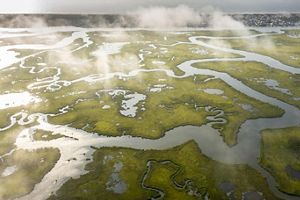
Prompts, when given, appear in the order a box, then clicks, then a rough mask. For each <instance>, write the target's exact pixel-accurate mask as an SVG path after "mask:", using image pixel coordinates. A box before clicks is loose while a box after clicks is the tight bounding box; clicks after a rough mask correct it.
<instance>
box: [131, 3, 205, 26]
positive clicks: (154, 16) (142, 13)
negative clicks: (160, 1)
mask: <svg viewBox="0 0 300 200" xmlns="http://www.w3.org/2000/svg"><path fill="white" fill-rule="evenodd" d="M129 15H130V16H132V17H133V18H134V19H135V20H136V22H137V26H138V27H143V28H173V27H187V26H195V25H197V24H200V23H201V22H202V17H201V16H200V14H199V13H198V12H197V11H196V10H195V9H193V8H190V7H188V6H186V5H179V6H177V7H173V8H167V7H149V8H140V9H138V10H137V11H134V12H131V13H129Z"/></svg>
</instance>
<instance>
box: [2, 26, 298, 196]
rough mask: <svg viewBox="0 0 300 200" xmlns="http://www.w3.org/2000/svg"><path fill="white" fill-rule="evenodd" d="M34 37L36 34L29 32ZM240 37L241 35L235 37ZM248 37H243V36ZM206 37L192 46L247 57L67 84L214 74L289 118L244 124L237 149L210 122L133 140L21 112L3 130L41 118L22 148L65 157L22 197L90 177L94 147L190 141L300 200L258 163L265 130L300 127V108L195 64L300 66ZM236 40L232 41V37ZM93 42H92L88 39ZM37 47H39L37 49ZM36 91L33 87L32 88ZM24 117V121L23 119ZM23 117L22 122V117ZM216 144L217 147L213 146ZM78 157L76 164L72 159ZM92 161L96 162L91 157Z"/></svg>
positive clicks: (20, 140) (25, 134)
mask: <svg viewBox="0 0 300 200" xmlns="http://www.w3.org/2000/svg"><path fill="white" fill-rule="evenodd" d="M86 32H87V31H85V32H82V30H80V31H78V32H75V33H73V34H72V36H71V37H69V38H65V39H64V40H63V41H61V42H59V43H57V44H55V45H50V46H48V45H38V46H36V45H27V46H26V45H21V46H20V45H18V46H14V47H13V48H24V46H26V49H28V48H29V49H39V50H43V51H44V50H49V49H53V48H60V47H63V46H66V45H69V44H71V43H72V42H73V41H74V40H76V39H78V38H86V37H87V36H86V34H85V33H86ZM28 34H34V33H28ZM261 35H263V34H258V35H256V36H251V37H259V36H261ZM235 38H239V37H235ZM240 38H243V37H240ZM201 39H207V37H205V36H194V37H190V38H189V40H190V44H195V45H200V46H203V47H207V48H211V49H215V50H219V51H223V52H228V53H234V54H237V55H240V56H242V58H216V59H200V60H190V61H186V62H184V63H181V64H179V65H178V66H177V67H178V68H179V69H180V70H182V71H183V72H184V75H182V76H176V75H175V74H174V72H173V71H171V70H162V69H152V70H147V69H138V70H133V71H131V72H130V73H128V74H124V73H120V72H118V73H111V74H107V75H106V76H105V77H99V76H97V75H91V76H88V77H83V78H80V79H77V80H73V81H65V82H64V83H65V85H66V86H68V85H70V84H72V83H75V82H79V81H87V82H93V81H101V80H103V79H110V78H113V77H115V76H118V77H128V76H136V75H137V74H138V73H140V72H149V73H150V72H153V71H164V72H166V74H167V75H168V76H170V77H173V78H184V77H189V76H194V75H196V74H197V75H198V74H199V75H209V76H213V77H215V78H218V79H221V80H222V81H224V82H225V83H227V84H228V85H230V86H231V87H232V88H234V89H235V90H237V91H239V92H241V93H243V94H245V95H247V96H249V97H251V98H254V99H257V100H259V101H261V102H265V103H269V104H271V105H274V106H277V107H279V108H281V109H283V110H284V111H285V113H284V115H283V116H281V117H278V118H259V119H251V120H247V121H246V122H244V123H243V124H242V126H241V127H240V129H239V132H238V142H237V144H236V145H235V146H233V147H229V146H227V145H226V144H225V143H224V141H223V139H222V137H220V134H219V132H218V130H216V129H213V128H212V127H211V125H212V124H206V125H203V126H200V127H196V126H182V127H178V128H174V129H173V130H170V131H168V132H166V133H165V135H164V136H163V137H162V138H159V139H145V138H140V137H132V136H119V137H107V136H99V135H97V134H91V133H87V132H85V131H83V130H79V129H75V128H71V127H69V126H61V125H53V124H50V123H48V121H47V117H48V116H50V115H49V114H42V113H36V114H31V115H28V114H26V113H24V112H21V113H18V114H16V115H14V116H12V117H11V124H10V125H9V126H7V127H4V128H2V129H0V131H3V130H7V129H9V128H10V127H12V126H13V125H14V124H15V123H18V124H20V125H24V124H30V123H32V122H33V121H35V120H37V122H38V123H39V124H38V125H35V126H32V127H30V128H25V129H24V130H23V131H22V132H21V133H20V134H19V135H18V137H17V139H16V143H15V144H16V146H17V149H40V148H48V147H49V148H58V149H59V150H60V153H61V157H60V159H59V160H58V162H57V163H56V165H55V166H54V168H53V169H52V170H51V171H50V172H49V173H47V174H46V175H45V176H44V178H43V179H42V181H41V182H40V183H38V184H37V185H36V186H35V187H34V190H33V191H32V192H31V193H29V194H28V195H26V196H23V197H21V198H18V199H24V200H26V199H33V200H35V199H36V200H40V199H47V198H48V197H49V195H51V193H53V192H56V191H57V190H58V189H59V188H60V187H61V186H62V185H63V184H64V183H65V182H66V181H67V180H69V179H70V178H71V177H72V178H78V177H79V176H80V175H82V174H85V173H88V172H87V171H85V169H84V168H85V166H86V164H88V163H89V162H92V155H93V153H94V152H95V150H94V148H91V146H94V147H97V148H101V147H129V148H132V149H143V150H150V149H155V150H165V149H170V148H172V147H175V146H178V145H181V144H183V143H185V142H187V141H189V140H194V141H195V142H196V143H197V144H198V146H199V148H200V149H201V151H202V153H203V154H204V155H206V156H208V157H209V158H211V159H213V160H216V161H219V162H222V163H229V164H236V163H239V164H248V165H250V166H252V167H253V168H255V169H256V170H257V171H259V172H261V173H262V175H263V176H264V177H266V179H267V181H268V184H269V186H270V189H271V191H272V192H273V193H274V194H275V195H276V196H278V197H280V198H283V199H292V200H296V199H300V197H295V196H290V195H288V194H285V193H282V192H280V191H279V190H278V189H277V187H276V186H277V183H276V181H275V179H274V178H273V177H272V176H271V175H270V174H269V173H268V172H267V171H265V170H264V169H263V168H261V167H260V165H259V164H258V158H259V155H260V143H261V134H260V132H261V130H264V129H267V128H284V127H290V126H299V125H300V111H299V109H298V108H296V107H295V106H292V105H289V104H287V103H285V102H282V101H280V100H278V99H275V98H273V97H269V96H267V95H265V94H262V93H260V92H257V91H255V90H254V89H252V88H250V87H248V86H247V85H245V84H243V83H242V82H241V81H239V80H237V79H235V78H233V77H231V76H230V75H229V74H227V73H224V72H217V71H214V70H209V69H199V68H195V67H193V65H194V64H199V63H204V62H222V61H233V62H234V61H256V62H260V63H263V64H266V65H267V66H269V67H272V68H276V69H280V70H283V71H287V72H289V73H293V74H300V69H299V68H294V67H291V66H288V65H285V64H282V63H281V62H279V61H277V60H276V59H273V58H270V57H268V56H264V55H260V54H256V53H252V52H246V51H240V50H235V49H228V48H224V47H217V46H214V45H211V44H207V43H205V42H204V41H202V40H201ZM210 39H224V37H222V38H212V37H210ZM227 39H230V38H227ZM86 41H88V40H86ZM32 46H34V48H32ZM11 48H12V47H6V48H3V47H2V48H0V54H1V53H2V55H4V54H6V53H7V51H9V49H11ZM24 59H26V58H21V59H20V58H19V60H14V55H13V54H12V53H11V54H9V60H8V61H3V60H1V62H0V69H1V68H5V67H8V66H9V65H10V64H12V63H16V62H20V61H22V60H24ZM56 80H58V79H55V80H54V79H53V80H51V81H49V80H47V81H45V82H44V83H43V84H44V85H43V84H41V83H38V86H41V85H42V87H43V86H44V87H46V86H49V84H53V82H55V81H56ZM32 87H33V86H32ZM64 112H67V111H64ZM20 115H21V116H22V117H21V119H19V118H18V117H19V116H20ZM17 118H18V119H17ZM35 129H42V130H46V131H51V132H53V133H54V134H61V135H64V136H66V137H63V138H59V139H55V140H51V141H34V140H33V139H32V138H33V136H32V135H33V133H34V130H35ZM212 144H213V145H212ZM72 158H76V160H72V161H71V162H70V161H68V160H70V159H72ZM87 158H90V160H89V159H87Z"/></svg>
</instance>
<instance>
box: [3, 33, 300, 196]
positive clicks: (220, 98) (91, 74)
mask: <svg viewBox="0 0 300 200" xmlns="http://www.w3.org/2000/svg"><path fill="white" fill-rule="evenodd" d="M70 29H71V30H65V29H61V31H59V29H58V30H57V31H56V32H55V31H54V32H53V30H52V32H49V34H46V33H45V32H43V33H42V34H41V33H39V32H38V31H37V32H36V34H38V35H39V34H41V35H40V36H38V37H37V38H39V39H40V41H36V40H34V38H36V37H31V36H28V37H21V38H20V39H19V40H13V39H9V38H6V39H5V38H4V39H1V41H2V42H1V43H0V53H1V54H0V56H1V58H0V96H1V97H2V99H3V100H2V99H1V101H2V102H0V103H1V104H0V127H1V128H0V200H2V199H3V200H4V199H14V198H17V197H20V199H24V200H26V199H38V200H40V199H51V200H54V199H62V200H66V199H89V200H90V199H99V198H101V199H251V198H254V199H262V198H264V199H280V198H286V199H289V198H297V197H299V195H300V184H299V183H300V182H299V180H300V178H299V173H300V171H299V170H300V168H299V166H300V163H299V152H300V149H299V144H300V142H299V141H300V139H299V127H296V126H297V125H298V126H299V120H298V117H300V114H299V112H300V111H299V108H300V89H299V87H298V85H299V83H300V75H299V74H300V73H298V71H297V70H299V69H298V68H299V67H300V65H299V60H300V57H299V51H300V49H299V45H298V44H299V43H300V40H299V38H298V35H299V30H285V31H284V30H283V31H284V32H276V33H274V32H269V33H266V34H263V33H261V32H259V30H253V31H242V32H239V31H212V30H210V31H208V30H207V31H206V30H189V31H149V30H148V31H146V30H145V31H144V30H128V31H123V30H122V31H120V30H119V31H112V30H109V31H104V30H101V29H100V30H95V29H91V30H90V29H75V30H72V28H70ZM45 31H46V30H45ZM11 34H13V32H12V33H11ZM25 34H30V33H25ZM262 34H263V35H262ZM197 36H201V37H202V38H201V37H200V38H195V37H197ZM48 37H49V38H48ZM205 37H206V38H205ZM193 38H194V39H195V40H193ZM43 39H45V40H43ZM197 40H198V41H199V42H197ZM201 42H202V43H201ZM203 43H204V44H203ZM261 43H264V44H268V45H265V47H264V48H260V47H261V45H259V44H261ZM201 44H202V45H201ZM218 47H220V48H218ZM222 47H226V48H228V49H239V50H243V51H247V52H248V51H249V52H256V53H257V55H258V56H259V55H265V56H270V57H272V58H274V59H276V60H278V61H280V62H281V63H283V64H286V65H288V66H283V67H282V68H281V69H280V68H278V67H277V66H273V65H267V64H266V63H265V62H258V60H259V59H255V56H254V58H253V59H251V57H250V58H247V59H248V60H243V59H244V57H243V55H242V54H239V53H238V52H236V51H234V52H232V51H226V50H224V48H223V49H222ZM5 58H6V59H7V60H8V61H7V62H4V61H5V60H4V59H5ZM267 58H269V57H267ZM1 59H2V60H1ZM276 67H277V68H276ZM288 67H290V68H289V69H288V70H287V68H288ZM290 70H294V73H291V72H290ZM24 92H28V93H29V100H28V102H25V101H23V102H21V103H19V104H17V103H12V102H11V99H12V98H13V97H14V96H13V94H19V95H21V96H22V95H24V94H25V93H24ZM5 95H6V96H5ZM7 95H8V96H7ZM9 95H11V96H9ZM27 95H28V94H27ZM23 99H24V98H23ZM2 104H3V105H2ZM1 106H2V107H1ZM299 119H300V118H299ZM278 122H280V123H278ZM260 123H266V124H260ZM249 124H250V125H251V124H256V125H257V126H258V127H247V126H249ZM277 126H278V127H277ZM286 126H293V127H286ZM180 127H181V128H182V129H179V130H181V131H182V130H186V131H188V130H189V129H188V127H196V128H199V129H197V130H199V131H204V132H206V134H210V133H211V134H216V136H212V137H209V136H205V134H203V135H201V134H200V133H199V135H193V134H191V133H186V137H182V136H179V137H176V136H172V135H171V136H172V137H171V136H170V134H169V135H167V133H168V132H172V131H174V130H175V129H176V128H180ZM185 127H187V129H184V128H185ZM268 127H269V128H273V129H267V130H263V131H262V133H261V134H262V138H260V131H261V130H260V128H268ZM278 128H280V129H278ZM212 129H213V130H215V132H213V131H211V130H212ZM174 133H177V132H176V131H174ZM174 133H173V134H174ZM181 135H184V134H182V133H181ZM190 135H192V136H193V137H194V138H188V137H189V136H190ZM249 135H250V136H249ZM249 137H253V138H255V139H254V140H249V141H246V142H245V141H244V140H245V138H249ZM178 138H179V139H180V138H184V139H186V138H188V139H189V141H188V142H187V141H177V140H178ZM195 138H196V139H198V140H197V141H190V140H192V139H195ZM210 138H218V139H220V140H221V141H219V140H218V141H214V142H212V143H211V144H209V145H206V146H205V145H203V144H204V143H203V141H202V143H201V142H199V140H201V139H207V140H208V139H210ZM164 139H165V140H166V141H169V142H170V143H172V144H176V145H175V146H168V144H165V143H164ZM159 141H160V142H161V143H159ZM208 141H209V140H208ZM136 142H140V144H139V145H138V144H136ZM155 142H157V144H158V145H156V146H155V145H154V146H153V148H151V147H149V144H155ZM247 142H248V143H247ZM251 142H253V143H251ZM143 144H145V149H144V148H143V147H142V145H143ZM241 144H242V145H248V146H244V147H241V146H240V145H241ZM260 144H261V146H260ZM160 145H161V146H160ZM201 145H202V146H201ZM216 145H218V146H216ZM251 145H252V146H251ZM249 146H250V147H252V148H253V152H252V151H246V150H247V148H248V149H249ZM167 147H169V148H167ZM222 148H223V149H224V152H225V151H226V152H227V151H228V152H229V153H228V154H226V155H230V156H231V155H234V156H236V155H239V154H238V153H240V152H237V150H236V149H240V150H241V151H242V152H243V153H245V154H247V155H243V156H242V158H243V159H241V158H240V157H238V156H237V160H235V159H230V158H228V160H226V159H225V158H224V159H220V158H219V157H220V155H221V154H220V155H218V153H219V152H218V150H220V149H222ZM243 148H244V149H243ZM214 149H216V150H214ZM245 149H246V150H245ZM259 149H260V151H259ZM256 153H258V154H260V155H256ZM222 155H223V154H222ZM224 155H225V154H224ZM218 156H219V157H218ZM258 156H260V158H258ZM231 160H235V161H236V162H232V163H230V161H231ZM258 160H259V161H260V162H259V163H257V162H258ZM226 161H228V162H226ZM253 163H256V164H257V166H258V167H262V168H261V170H267V171H268V172H270V174H271V175H266V174H267V173H265V174H264V173H259V171H256V170H255V167H257V166H256V165H253ZM253 166H254V167H253ZM32 169H34V170H32ZM271 176H273V177H274V178H275V179H276V181H277V183H278V184H279V190H280V191H282V193H281V192H280V191H278V192H279V193H280V195H281V196H278V195H277V194H278V193H276V194H275V193H272V189H274V188H275V189H276V186H275V185H274V184H273V185H272V184H270V181H269V180H270V177H271ZM289 194H291V195H289ZM282 195H283V196H282ZM284 195H287V196H284ZM292 195H293V196H292Z"/></svg>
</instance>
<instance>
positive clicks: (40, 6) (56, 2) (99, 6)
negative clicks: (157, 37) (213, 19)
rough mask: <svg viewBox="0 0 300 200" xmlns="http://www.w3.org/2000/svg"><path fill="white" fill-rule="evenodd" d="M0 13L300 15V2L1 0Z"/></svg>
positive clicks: (228, 0)
mask: <svg viewBox="0 0 300 200" xmlns="http://www.w3.org/2000/svg"><path fill="white" fill-rule="evenodd" d="M1 1H2V3H1V6H0V13H44V12H48V13H49V12H50V13H124V12H127V11H131V10H135V9H137V8H140V7H149V6H176V5H178V4H186V5H188V6H191V7H193V8H196V9H201V8H203V7H206V6H213V7H216V8H219V9H221V10H223V11H225V12H281V11H286V12H300V0H250V1H249V0H0V2H1Z"/></svg>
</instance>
